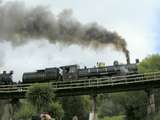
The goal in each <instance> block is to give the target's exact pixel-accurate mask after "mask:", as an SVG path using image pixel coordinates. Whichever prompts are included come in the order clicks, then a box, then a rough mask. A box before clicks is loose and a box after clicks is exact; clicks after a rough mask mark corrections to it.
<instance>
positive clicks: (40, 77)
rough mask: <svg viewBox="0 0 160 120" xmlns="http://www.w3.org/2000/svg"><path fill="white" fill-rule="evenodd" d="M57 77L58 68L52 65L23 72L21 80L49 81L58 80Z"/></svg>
mask: <svg viewBox="0 0 160 120" xmlns="http://www.w3.org/2000/svg"><path fill="white" fill-rule="evenodd" d="M59 77H60V74H59V69H58V68H56V67H54V68H46V69H43V70H37V71H36V72H27V73H24V74H23V77H22V81H23V83H36V82H50V81H57V80H59V79H60V78H59Z"/></svg>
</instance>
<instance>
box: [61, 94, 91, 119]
mask: <svg viewBox="0 0 160 120" xmlns="http://www.w3.org/2000/svg"><path fill="white" fill-rule="evenodd" d="M62 106H63V109H64V120H72V117H73V116H75V115H76V116H77V117H78V119H79V120H88V116H89V114H88V113H89V112H88V111H87V109H86V106H84V97H75V96H73V97H63V98H62Z"/></svg>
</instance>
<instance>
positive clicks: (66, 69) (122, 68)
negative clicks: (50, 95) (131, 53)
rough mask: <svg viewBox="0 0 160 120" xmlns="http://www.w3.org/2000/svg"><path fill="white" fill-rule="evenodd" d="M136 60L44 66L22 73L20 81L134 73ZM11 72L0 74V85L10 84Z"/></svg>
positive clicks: (57, 79)
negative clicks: (101, 64)
mask: <svg viewBox="0 0 160 120" xmlns="http://www.w3.org/2000/svg"><path fill="white" fill-rule="evenodd" d="M138 62H139V61H138V60H136V63H134V64H130V63H128V64H119V63H118V61H114V64H113V65H112V66H99V67H93V68H87V67H84V68H79V66H78V65H68V66H62V67H59V68H58V67H53V68H46V69H42V70H37V71H36V72H27V73H23V78H22V83H39V82H53V81H67V80H80V79H84V78H93V77H94V78H95V77H105V76H108V77H111V76H121V75H130V74H136V73H138V70H137V63H138ZM12 74H13V72H12V71H11V72H10V73H6V72H3V73H2V74H0V85H1V84H5V85H7V84H12V83H13V81H12Z"/></svg>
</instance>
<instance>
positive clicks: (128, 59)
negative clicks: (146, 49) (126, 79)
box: [126, 51, 130, 64]
mask: <svg viewBox="0 0 160 120" xmlns="http://www.w3.org/2000/svg"><path fill="white" fill-rule="evenodd" d="M126 61H127V64H130V56H129V51H127V52H126Z"/></svg>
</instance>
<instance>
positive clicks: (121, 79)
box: [0, 72, 160, 99]
mask: <svg viewBox="0 0 160 120" xmlns="http://www.w3.org/2000/svg"><path fill="white" fill-rule="evenodd" d="M48 84H50V85H52V86H53V88H54V89H55V90H56V95H57V96H71V95H88V94H100V93H110V92H120V91H130V90H144V89H150V88H158V87H160V72H153V73H145V74H134V75H126V76H117V77H104V78H92V79H83V80H72V81H71V80H68V81H58V82H52V83H48ZM31 85H32V84H17V85H16V84H15V85H0V99H9V98H24V97H25V93H26V92H27V90H28V88H29V87H30V86H31Z"/></svg>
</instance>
